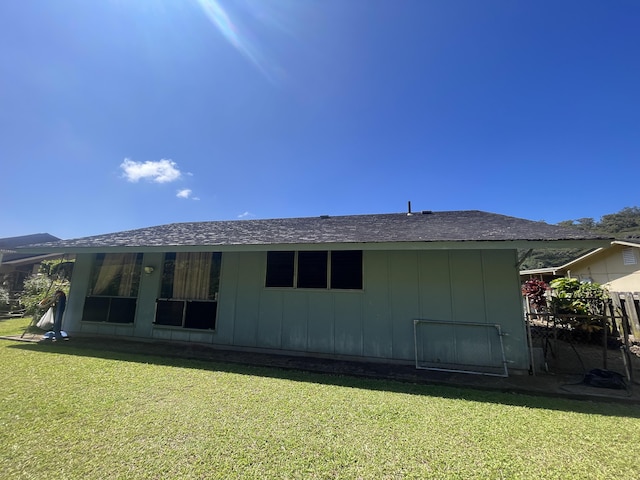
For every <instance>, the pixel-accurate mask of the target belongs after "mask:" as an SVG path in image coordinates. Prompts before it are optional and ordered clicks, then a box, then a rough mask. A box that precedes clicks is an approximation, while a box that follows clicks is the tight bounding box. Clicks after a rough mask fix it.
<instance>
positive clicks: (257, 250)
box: [27, 211, 610, 374]
mask: <svg viewBox="0 0 640 480" xmlns="http://www.w3.org/2000/svg"><path fill="white" fill-rule="evenodd" d="M608 242H610V239H602V238H600V237H596V236H589V234H585V233H584V232H580V231H579V230H575V229H567V228H562V227H557V226H552V225H548V224H545V223H542V222H533V221H529V220H523V219H518V218H513V217H507V216H503V215H497V214H493V213H486V212H480V211H451V212H431V211H423V212H418V213H395V214H379V215H353V216H336V217H333V216H327V215H323V216H320V217H314V218H289V219H272V220H236V221H212V222H196V223H176V224H169V225H162V226H156V227H150V228H142V229H138V230H132V231H125V232H117V233H112V234H106V235H99V236H93V237H87V238H79V239H74V240H63V241H59V242H53V243H45V244H41V245H38V246H31V247H29V248H28V249H27V250H28V251H30V252H41V253H63V252H64V253H67V254H74V255H75V256H76V264H75V267H74V274H73V278H72V282H71V291H70V295H69V299H68V303H67V310H66V313H65V319H64V328H65V330H67V331H68V332H69V333H70V335H73V334H91V335H110V336H114V335H115V336H122V337H136V338H144V339H157V340H165V341H184V342H198V343H205V344H211V345H214V346H216V347H219V348H231V349H246V350H252V351H254V350H258V351H265V352H272V353H273V352H276V353H287V354H297V355H313V356H324V357H331V358H349V359H361V360H367V361H382V362H397V363H414V362H415V363H416V366H417V367H418V368H436V369H443V370H451V369H455V370H460V371H473V372H477V373H489V374H502V373H505V374H506V373H507V371H517V370H527V369H528V368H529V354H528V349H527V339H526V334H525V325H524V321H523V311H522V302H521V297H520V282H519V276H518V265H519V259H518V255H517V249H521V248H527V249H528V248H545V247H549V248H576V247H583V248H593V247H599V246H602V245H605V244H607V243H608ZM507 367H508V369H507Z"/></svg>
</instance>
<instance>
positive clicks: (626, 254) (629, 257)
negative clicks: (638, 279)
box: [622, 248, 638, 265]
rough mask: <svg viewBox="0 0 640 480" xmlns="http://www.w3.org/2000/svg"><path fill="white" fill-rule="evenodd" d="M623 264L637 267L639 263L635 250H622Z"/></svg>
mask: <svg viewBox="0 0 640 480" xmlns="http://www.w3.org/2000/svg"><path fill="white" fill-rule="evenodd" d="M622 263H623V264H624V265H636V264H637V263H638V260H637V259H636V252H635V251H634V250H633V248H625V249H624V250H622Z"/></svg>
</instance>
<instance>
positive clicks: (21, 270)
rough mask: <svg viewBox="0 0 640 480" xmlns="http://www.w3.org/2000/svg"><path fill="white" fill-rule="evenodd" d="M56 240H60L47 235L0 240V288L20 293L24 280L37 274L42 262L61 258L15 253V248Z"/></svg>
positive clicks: (37, 234) (39, 234) (56, 255)
mask: <svg viewBox="0 0 640 480" xmlns="http://www.w3.org/2000/svg"><path fill="white" fill-rule="evenodd" d="M58 240H60V239H59V238H58V237H54V236H53V235H50V234H48V233H35V234H32V235H22V236H19V237H7V238H0V286H3V287H4V288H6V289H7V290H8V291H9V292H10V293H12V294H13V293H15V292H18V291H21V290H22V284H23V283H24V280H25V279H26V278H27V277H28V276H29V275H31V274H34V273H38V267H39V266H40V263H41V262H42V261H43V260H51V259H54V258H58V257H60V256H61V255H59V254H54V255H51V254H28V253H22V252H21V253H17V252H16V251H15V248H16V247H20V246H25V245H30V244H34V243H43V242H55V241H58Z"/></svg>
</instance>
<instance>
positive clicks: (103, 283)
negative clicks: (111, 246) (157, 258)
mask: <svg viewBox="0 0 640 480" xmlns="http://www.w3.org/2000/svg"><path fill="white" fill-rule="evenodd" d="M141 268H142V254H141V253H101V254H98V255H97V256H96V261H95V263H94V268H93V271H92V275H91V289H90V290H89V295H88V296H87V298H86V299H85V303H84V311H83V314H82V320H83V321H87V322H109V323H133V321H134V318H135V313H136V298H137V296H138V288H139V286H140V271H141Z"/></svg>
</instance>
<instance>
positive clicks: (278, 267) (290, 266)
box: [265, 252, 295, 287]
mask: <svg viewBox="0 0 640 480" xmlns="http://www.w3.org/2000/svg"><path fill="white" fill-rule="evenodd" d="M294 258H295V252H267V279H266V281H265V286H267V287H293V272H294Z"/></svg>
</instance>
